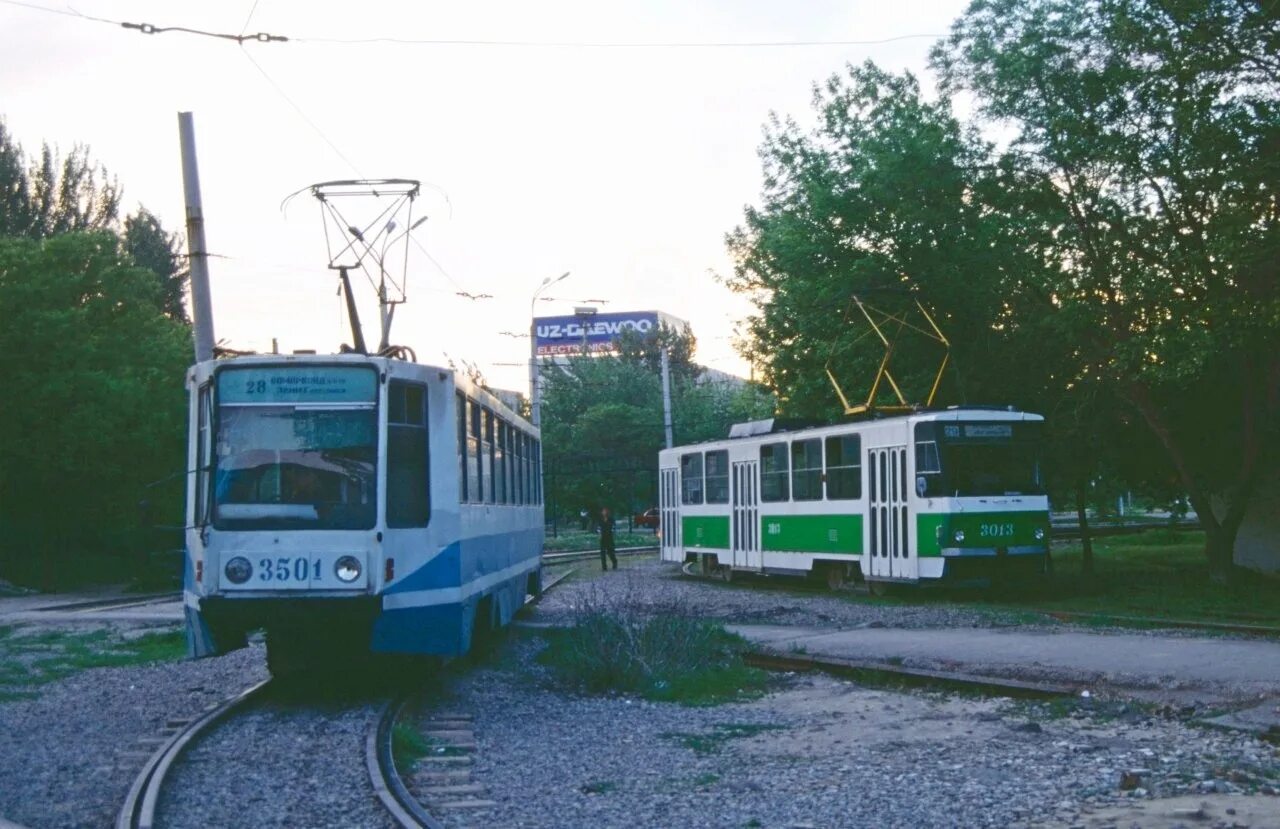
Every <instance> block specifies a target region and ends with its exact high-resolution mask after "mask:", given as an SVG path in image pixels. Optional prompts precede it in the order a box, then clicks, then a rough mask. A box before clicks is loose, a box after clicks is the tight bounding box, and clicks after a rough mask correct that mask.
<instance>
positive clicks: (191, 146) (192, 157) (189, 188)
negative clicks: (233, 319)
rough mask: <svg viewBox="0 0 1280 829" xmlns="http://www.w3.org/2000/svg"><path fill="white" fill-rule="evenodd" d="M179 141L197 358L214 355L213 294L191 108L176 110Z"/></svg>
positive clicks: (192, 320)
mask: <svg viewBox="0 0 1280 829" xmlns="http://www.w3.org/2000/svg"><path fill="white" fill-rule="evenodd" d="M178 136H179V140H180V142H181V144H182V190H183V194H184V195H185V197H186V203H187V258H188V261H189V262H190V263H191V318H192V319H191V322H192V333H193V335H194V338H195V348H196V362H197V363H202V362H204V361H205V360H212V359H213V344H214V337H213V297H212V296H211V294H210V292H209V248H208V246H207V245H206V244H205V241H204V209H203V207H202V204H201V201H200V172H199V170H198V169H197V168H196V133H195V125H194V124H193V122H192V120H191V113H190V112H179V113H178Z"/></svg>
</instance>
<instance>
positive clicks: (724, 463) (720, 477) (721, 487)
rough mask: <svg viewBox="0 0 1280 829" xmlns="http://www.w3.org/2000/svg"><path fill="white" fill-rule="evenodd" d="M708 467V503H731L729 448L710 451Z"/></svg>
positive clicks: (707, 461) (707, 460)
mask: <svg viewBox="0 0 1280 829" xmlns="http://www.w3.org/2000/svg"><path fill="white" fill-rule="evenodd" d="M706 468H707V503H708V504H727V503H729V450H728V449H720V450H718V451H716V452H708V453H707V459H706Z"/></svg>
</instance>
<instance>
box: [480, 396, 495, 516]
mask: <svg viewBox="0 0 1280 829" xmlns="http://www.w3.org/2000/svg"><path fill="white" fill-rule="evenodd" d="M480 420H481V424H482V428H483V431H482V432H481V433H480V477H481V478H482V479H483V480H484V498H483V499H481V500H483V501H486V502H487V503H490V504H492V503H493V494H494V488H495V487H494V477H493V412H491V411H489V410H488V409H481V410H480Z"/></svg>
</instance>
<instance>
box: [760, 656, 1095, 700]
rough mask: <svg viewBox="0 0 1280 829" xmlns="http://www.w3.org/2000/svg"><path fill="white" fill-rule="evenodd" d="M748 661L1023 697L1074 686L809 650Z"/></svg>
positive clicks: (1064, 692)
mask: <svg viewBox="0 0 1280 829" xmlns="http://www.w3.org/2000/svg"><path fill="white" fill-rule="evenodd" d="M746 661H747V664H748V665H754V666H756V667H760V668H771V669H780V670H792V671H810V670H817V671H826V672H828V673H836V674H844V675H852V676H855V677H859V678H867V677H876V676H879V677H884V678H887V679H889V680H892V681H897V682H903V683H907V684H916V685H918V684H924V685H928V686H930V687H935V688H937V687H944V688H946V687H949V688H963V689H969V690H975V691H979V692H981V693H986V694H998V695H1001V696H1009V697H1020V698H1023V699H1055V698H1057V697H1071V696H1075V694H1076V693H1077V691H1078V689H1077V688H1074V687H1072V686H1069V685H1062V684H1059V683H1049V682H1024V681H1022V680H1017V679H1007V678H1004V677H994V676H983V675H980V674H970V673H963V672H959V671H933V670H929V669H927V668H908V667H904V666H902V665H893V664H890V663H888V662H872V661H868V660H865V659H843V658H840V657H835V656H811V655H809V654H795V653H792V654H780V653H778V652H777V651H754V652H750V653H747V654H746Z"/></svg>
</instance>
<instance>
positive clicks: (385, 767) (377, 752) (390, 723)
mask: <svg viewBox="0 0 1280 829" xmlns="http://www.w3.org/2000/svg"><path fill="white" fill-rule="evenodd" d="M408 701H409V700H408V696H407V695H405V696H401V697H399V698H397V699H394V700H391V701H390V702H388V703H387V704H386V705H384V706H383V708H382V713H381V715H379V717H378V721H377V723H376V724H375V725H374V727H373V728H372V729H371V730H370V731H369V738H368V740H367V741H366V742H365V765H366V766H367V767H368V769H369V779H370V781H371V782H372V783H373V790H374V792H375V793H377V795H378V799H379V800H380V801H382V805H383V806H385V807H386V808H387V811H388V812H389V813H390V814H391V817H392V818H394V819H395V821H396V822H397V823H398V824H400V826H401V827H403V829H443V828H444V824H443V823H441V822H440V821H438V820H436V819H435V818H434V817H433V816H432V815H431V814H429V813H428V812H427V810H426V809H424V808H423V807H422V804H420V803H419V802H418V801H417V799H416V798H415V797H414V796H413V795H412V794H410V793H409V789H408V787H406V786H405V784H404V781H403V780H402V779H401V778H400V773H399V772H398V771H397V770H396V762H395V758H394V756H393V754H392V750H391V749H392V746H391V743H392V736H393V734H394V728H395V722H396V718H397V717H398V716H399V715H400V711H401V710H402V709H403V708H404V706H405V705H406V704H407V703H408Z"/></svg>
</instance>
